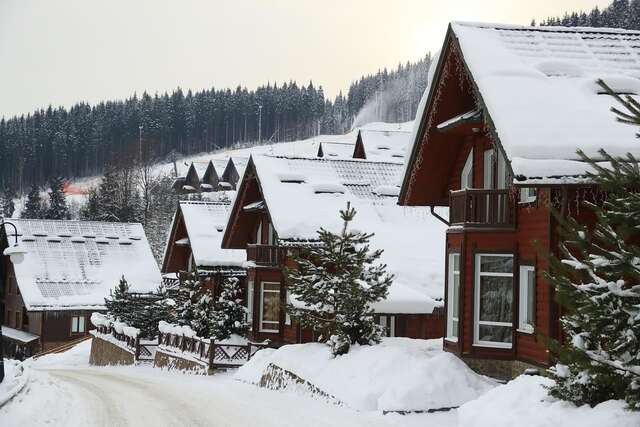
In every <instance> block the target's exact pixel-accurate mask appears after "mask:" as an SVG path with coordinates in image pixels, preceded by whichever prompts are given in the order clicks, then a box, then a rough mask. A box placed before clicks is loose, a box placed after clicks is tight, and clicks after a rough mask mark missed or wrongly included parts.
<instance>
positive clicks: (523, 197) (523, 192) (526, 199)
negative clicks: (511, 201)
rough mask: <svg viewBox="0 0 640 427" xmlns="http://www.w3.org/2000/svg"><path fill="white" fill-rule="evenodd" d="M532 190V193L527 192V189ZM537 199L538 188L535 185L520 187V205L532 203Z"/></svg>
mask: <svg viewBox="0 0 640 427" xmlns="http://www.w3.org/2000/svg"><path fill="white" fill-rule="evenodd" d="M531 190H533V195H531V194H528V192H529V191H531ZM537 199H538V189H537V188H536V187H523V188H521V189H520V193H519V197H518V203H519V204H521V205H524V204H528V203H534V202H535V201H536V200H537Z"/></svg>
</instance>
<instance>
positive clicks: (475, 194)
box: [449, 189, 516, 228]
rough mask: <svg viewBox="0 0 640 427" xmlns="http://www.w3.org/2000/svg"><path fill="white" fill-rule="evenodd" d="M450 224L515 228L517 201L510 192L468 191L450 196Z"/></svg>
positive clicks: (454, 192)
mask: <svg viewBox="0 0 640 427" xmlns="http://www.w3.org/2000/svg"><path fill="white" fill-rule="evenodd" d="M449 222H450V224H451V225H464V226H473V227H487V228H493V227H495V228H513V227H515V223H516V200H515V198H514V197H512V196H511V194H509V191H508V190H480V189H466V190H458V191H452V192H451V193H450V195H449Z"/></svg>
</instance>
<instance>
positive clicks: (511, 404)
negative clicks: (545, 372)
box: [458, 375, 640, 427]
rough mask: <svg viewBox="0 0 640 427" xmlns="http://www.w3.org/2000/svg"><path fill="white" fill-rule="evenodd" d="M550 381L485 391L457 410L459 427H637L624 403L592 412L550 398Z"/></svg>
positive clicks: (639, 419) (639, 417)
mask: <svg viewBox="0 0 640 427" xmlns="http://www.w3.org/2000/svg"><path fill="white" fill-rule="evenodd" d="M552 384H553V380H551V379H548V378H544V377H539V376H536V377H529V376H524V375H523V376H520V377H518V378H516V379H514V380H513V381H510V382H509V383H507V384H505V385H502V386H499V387H496V388H494V389H493V390H490V391H488V392H487V393H485V394H484V395H482V396H480V397H479V398H478V399H476V400H473V401H470V402H468V403H466V404H464V405H462V406H461V407H460V409H459V410H458V420H459V425H461V426H465V427H484V426H491V427H512V426H518V425H527V426H550V427H551V426H552V427H573V426H580V427H602V426H616V427H637V426H640V412H631V411H627V410H625V406H626V404H625V402H623V401H621V400H610V401H608V402H604V403H601V404H599V405H597V406H595V407H594V408H591V407H589V406H588V405H584V406H580V407H576V406H575V405H574V404H572V403H569V402H565V401H561V400H558V399H555V398H552V397H550V396H549V395H548V393H547V389H546V388H545V387H549V386H551V385H552ZM523 423H524V424H523Z"/></svg>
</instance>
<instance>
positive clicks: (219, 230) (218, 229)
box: [216, 225, 224, 233]
mask: <svg viewBox="0 0 640 427" xmlns="http://www.w3.org/2000/svg"><path fill="white" fill-rule="evenodd" d="M216 230H217V231H218V233H222V232H223V231H224V227H223V226H221V225H216Z"/></svg>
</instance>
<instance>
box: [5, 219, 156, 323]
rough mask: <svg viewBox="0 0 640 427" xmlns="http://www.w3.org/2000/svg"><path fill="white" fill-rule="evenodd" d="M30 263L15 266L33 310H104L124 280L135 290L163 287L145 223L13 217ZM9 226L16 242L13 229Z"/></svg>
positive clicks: (147, 290)
mask: <svg viewBox="0 0 640 427" xmlns="http://www.w3.org/2000/svg"><path fill="white" fill-rule="evenodd" d="M11 221H12V222H13V223H14V224H15V225H16V227H17V228H18V234H19V236H18V242H19V245H20V247H23V248H24V249H26V250H27V254H26V255H25V257H24V260H23V261H22V262H21V263H20V264H14V265H13V268H14V270H15V274H16V280H17V282H18V286H19V287H20V293H21V295H22V298H23V300H24V303H25V306H26V307H27V310H35V311H38V310H72V309H104V298H105V297H106V296H108V295H109V292H110V290H111V289H113V288H114V287H115V286H116V285H117V283H118V281H119V279H120V278H121V276H123V275H124V276H125V278H126V279H127V282H128V283H129V285H130V286H131V290H132V291H134V292H150V291H154V290H156V289H157V287H158V286H159V285H160V281H161V277H160V270H159V269H158V265H157V264H156V261H155V259H154V257H153V254H152V253H151V249H150V247H149V243H148V242H147V238H146V236H145V233H144V230H143V229H142V225H141V224H134V223H116V222H95V221H57V220H39V219H12V220H11ZM5 227H6V230H5V231H6V232H7V234H8V236H9V242H10V244H13V237H12V236H13V229H12V228H11V227H9V226H5Z"/></svg>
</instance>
